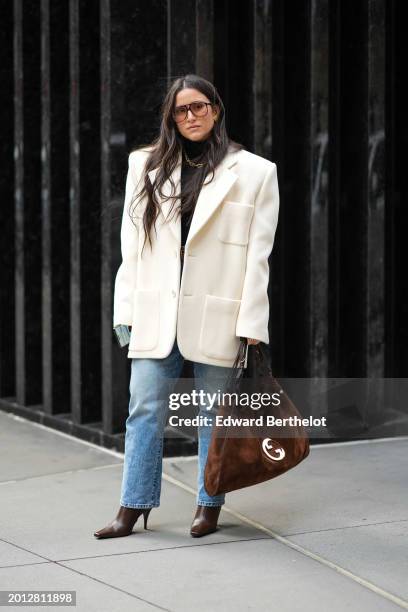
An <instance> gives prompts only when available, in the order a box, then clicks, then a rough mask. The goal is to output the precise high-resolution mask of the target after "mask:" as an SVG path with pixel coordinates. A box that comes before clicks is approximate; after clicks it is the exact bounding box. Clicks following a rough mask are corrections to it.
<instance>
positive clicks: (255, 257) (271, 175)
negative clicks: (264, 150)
mask: <svg viewBox="0 0 408 612" xmlns="http://www.w3.org/2000/svg"><path fill="white" fill-rule="evenodd" d="M278 215H279V188H278V177H277V168H276V164H275V163H273V162H271V165H270V166H269V168H268V169H267V172H266V175H265V178H264V181H263V183H262V186H261V188H260V190H259V192H258V194H257V196H256V198H255V210H254V214H253V217H252V221H251V226H250V229H249V238H248V247H247V262H246V269H245V278H244V286H243V291H242V298H241V304H240V308H239V312H238V318H237V323H236V332H235V333H236V336H243V337H245V338H254V339H255V340H260V341H261V342H265V343H266V344H269V332H268V321H269V299H268V282H269V264H268V258H269V255H270V254H271V251H272V248H273V243H274V240H275V232H276V227H277V224H278Z"/></svg>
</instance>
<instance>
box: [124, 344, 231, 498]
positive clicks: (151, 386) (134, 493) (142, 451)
mask: <svg viewBox="0 0 408 612" xmlns="http://www.w3.org/2000/svg"><path fill="white" fill-rule="evenodd" d="M183 362H184V358H183V356H182V355H181V353H180V351H179V348H178V346H177V340H176V341H175V342H174V345H173V349H172V351H171V353H170V355H168V357H165V358H163V359H153V358H148V359H143V358H141V359H139V358H137V359H132V364H131V377H130V386H129V390H130V402H129V416H128V418H127V419H126V434H125V460H124V466H123V478H122V490H121V499H120V504H121V506H125V507H127V508H154V507H157V506H159V505H160V492H161V480H162V459H163V436H164V428H165V425H166V421H167V415H168V411H169V393H171V391H172V389H173V387H174V385H175V384H176V382H177V378H179V377H180V374H181V372H182V367H183ZM193 367H194V378H195V382H196V383H199V384H198V389H203V390H204V392H208V393H217V392H218V391H220V392H222V391H223V389H224V388H225V383H226V381H227V377H228V375H229V374H230V372H231V368H229V367H222V366H215V365H208V364H204V363H197V362H193ZM169 379H170V380H169ZM195 386H197V385H195ZM216 412H217V409H216V406H214V407H213V408H212V409H211V410H208V409H207V405H206V403H205V402H204V403H200V406H199V412H198V415H200V416H207V417H208V418H207V423H208V425H200V426H199V427H198V479H197V489H198V491H197V504H199V505H201V506H221V505H223V504H224V503H225V495H224V494H222V495H217V496H213V497H212V496H210V495H208V493H207V492H206V490H205V487H204V469H205V464H206V460H207V454H208V447H209V443H210V439H211V429H212V423H213V422H214V418H213V417H214V415H215V414H216ZM191 416H192V417H193V416H196V415H195V414H192V415H191Z"/></svg>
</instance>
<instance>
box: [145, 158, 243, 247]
mask: <svg viewBox="0 0 408 612" xmlns="http://www.w3.org/2000/svg"><path fill="white" fill-rule="evenodd" d="M237 153H238V152H231V153H227V155H226V156H225V157H224V159H223V160H222V162H221V163H220V164H219V165H218V167H217V168H216V169H215V173H214V178H213V180H212V181H211V183H208V179H209V176H210V175H211V173H209V174H208V175H207V176H206V178H205V180H204V183H203V186H202V188H201V191H200V194H199V196H198V199H197V202H196V206H195V211H194V215H193V219H192V221H191V226H190V230H189V233H188V237H187V241H186V245H187V244H189V243H190V242H191V240H192V239H193V238H194V236H196V235H197V233H198V232H199V231H200V230H201V228H202V227H203V226H204V225H205V223H207V221H208V219H209V218H210V217H211V216H212V215H213V214H214V212H215V211H216V209H217V208H218V206H219V205H220V204H221V202H222V200H223V199H224V197H225V195H226V194H227V193H228V191H229V190H230V189H231V187H232V185H233V184H234V183H235V181H236V180H237V178H238V175H237V174H236V173H235V172H234V171H233V170H231V168H232V167H233V166H234V165H235V164H236V162H237ZM157 171H158V168H154V169H153V170H150V172H149V173H148V176H149V179H150V181H151V182H152V183H153V181H154V179H155V176H156V173H157ZM171 177H172V179H173V182H174V183H175V185H176V191H175V193H176V194H179V193H180V177H181V153H180V154H179V158H178V161H177V164H176V166H175V168H174V170H173V173H172V175H171ZM162 191H163V194H165V195H169V194H170V193H171V183H170V179H168V180H167V181H166V182H165V183H164V185H163V188H162ZM173 202H174V200H167V201H162V202H161V212H162V214H163V216H164V219H167V217H168V214H169V211H170V208H171V205H172V203H173ZM175 206H179V202H178V203H177V202H176V204H175ZM168 223H169V226H170V229H171V231H172V233H173V235H174V238H175V239H176V241H177V243H178V244H179V245H180V244H181V218H180V215H177V219H175V212H174V210H173V213H172V218H171V220H169V221H168Z"/></svg>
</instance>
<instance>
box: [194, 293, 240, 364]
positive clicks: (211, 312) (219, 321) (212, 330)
mask: <svg viewBox="0 0 408 612" xmlns="http://www.w3.org/2000/svg"><path fill="white" fill-rule="evenodd" d="M240 305H241V300H234V299H231V298H223V297H219V296H216V295H209V294H207V295H206V296H205V302H204V310H203V316H202V320H201V329H200V340H199V347H200V350H201V351H202V352H203V353H204V355H207V357H213V358H214V359H234V357H235V356H236V354H237V351H238V346H239V342H240V341H239V338H237V337H236V335H235V327H236V324H237V318H238V312H239V307H240Z"/></svg>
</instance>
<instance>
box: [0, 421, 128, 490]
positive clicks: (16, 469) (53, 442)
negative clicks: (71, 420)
mask: <svg viewBox="0 0 408 612" xmlns="http://www.w3.org/2000/svg"><path fill="white" fill-rule="evenodd" d="M79 448H80V451H79ZM0 449H1V461H0V483H1V482H7V481H10V480H19V479H24V478H31V477H33V476H42V475H44V474H57V473H60V472H64V471H66V470H76V469H81V468H88V467H98V466H104V465H107V464H114V463H121V462H122V460H121V459H120V458H119V457H115V456H114V455H110V454H108V453H106V452H104V451H103V450H102V449H99V448H97V447H95V446H92V445H86V444H81V442H79V441H77V440H75V438H71V437H69V436H63V435H60V434H59V433H58V432H55V431H54V430H52V429H49V428H46V427H42V426H40V425H38V424H36V423H32V422H30V421H26V420H25V419H23V418H21V417H18V416H15V415H13V414H8V413H4V412H1V411H0Z"/></svg>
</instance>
